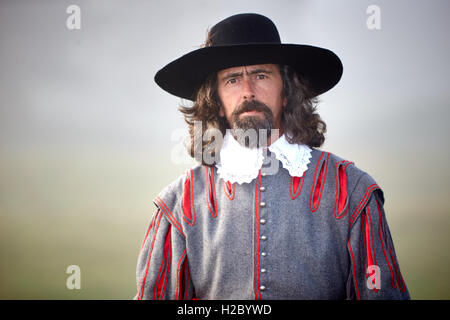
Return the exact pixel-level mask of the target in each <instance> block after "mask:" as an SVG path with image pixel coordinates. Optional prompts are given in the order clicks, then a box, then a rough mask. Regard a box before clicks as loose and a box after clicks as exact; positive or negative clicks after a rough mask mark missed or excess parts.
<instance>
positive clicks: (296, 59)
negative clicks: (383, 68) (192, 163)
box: [155, 13, 343, 100]
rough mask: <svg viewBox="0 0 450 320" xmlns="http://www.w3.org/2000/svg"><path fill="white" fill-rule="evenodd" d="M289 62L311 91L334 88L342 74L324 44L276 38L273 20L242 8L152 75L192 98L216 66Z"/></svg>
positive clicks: (166, 87) (164, 86)
mask: <svg viewBox="0 0 450 320" xmlns="http://www.w3.org/2000/svg"><path fill="white" fill-rule="evenodd" d="M266 63H274V64H281V65H289V66H291V67H292V68H293V69H294V70H295V71H296V72H297V74H298V75H300V76H302V77H304V78H305V79H307V81H308V83H309V86H310V88H311V90H312V91H313V93H314V95H315V96H317V95H320V94H322V93H324V92H326V91H328V90H330V89H331V88H332V87H334V86H335V85H336V84H337V83H338V82H339V80H340V78H341V76H342V69H343V68H342V63H341V60H340V59H339V58H338V56H337V55H336V54H334V53H333V52H332V51H330V50H328V49H324V48H319V47H314V46H310V45H302V44H284V43H281V40H280V35H279V34H278V30H277V28H276V26H275V24H274V23H273V22H272V21H271V20H270V19H269V18H267V17H265V16H262V15H259V14H254V13H245V14H237V15H234V16H231V17H229V18H227V19H225V20H222V21H220V22H219V23H217V24H216V25H215V26H213V27H212V28H211V30H210V32H209V41H208V43H207V46H206V47H203V48H200V49H197V50H194V51H192V52H190V53H188V54H186V55H184V56H182V57H181V58H178V59H177V60H175V61H172V62H171V63H169V64H168V65H166V66H165V67H164V68H162V69H161V70H159V71H158V72H157V73H156V75H155V81H156V83H157V84H158V85H159V86H160V87H161V88H162V89H164V90H166V91H167V92H169V93H171V94H173V95H175V96H178V97H181V98H184V99H188V100H195V96H196V93H197V90H198V89H199V88H200V86H201V85H202V84H203V82H204V81H205V80H206V78H207V77H208V76H209V75H210V74H212V73H215V72H217V71H220V70H223V69H226V68H231V67H238V66H245V65H255V64H266Z"/></svg>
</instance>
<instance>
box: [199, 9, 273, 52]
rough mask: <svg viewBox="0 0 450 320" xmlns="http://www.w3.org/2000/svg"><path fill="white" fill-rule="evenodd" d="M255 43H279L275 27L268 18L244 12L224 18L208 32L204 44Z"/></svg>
mask: <svg viewBox="0 0 450 320" xmlns="http://www.w3.org/2000/svg"><path fill="white" fill-rule="evenodd" d="M256 43H281V40H280V35H279V33H278V30H277V27H276V26H275V24H274V23H273V22H272V20H270V19H269V18H267V17H265V16H263V15H259V14H255V13H244V14H237V15H234V16H231V17H229V18H226V19H224V20H222V21H220V22H219V23H217V24H216V25H214V26H213V27H212V28H211V30H210V32H209V33H208V39H207V40H206V44H205V46H208V47H209V46H213V47H215V46H229V45H242V44H256Z"/></svg>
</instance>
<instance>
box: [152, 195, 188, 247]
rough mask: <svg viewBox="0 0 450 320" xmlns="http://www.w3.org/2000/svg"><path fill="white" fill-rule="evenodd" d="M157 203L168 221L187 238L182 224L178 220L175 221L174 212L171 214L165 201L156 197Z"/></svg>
mask: <svg viewBox="0 0 450 320" xmlns="http://www.w3.org/2000/svg"><path fill="white" fill-rule="evenodd" d="M155 202H156V204H157V205H158V207H159V208H160V209H161V210H162V211H163V212H164V214H165V215H166V217H167V219H169V221H170V222H171V223H172V224H173V226H174V227H175V228H176V229H177V230H178V231H179V232H180V233H181V235H182V236H183V237H185V238H186V235H185V234H184V232H183V228H182V226H181V224H180V223H179V222H178V221H177V219H175V216H174V215H173V214H172V212H170V210H169V208H168V207H167V205H166V204H165V203H164V201H163V200H162V199H161V198H160V197H156V198H155Z"/></svg>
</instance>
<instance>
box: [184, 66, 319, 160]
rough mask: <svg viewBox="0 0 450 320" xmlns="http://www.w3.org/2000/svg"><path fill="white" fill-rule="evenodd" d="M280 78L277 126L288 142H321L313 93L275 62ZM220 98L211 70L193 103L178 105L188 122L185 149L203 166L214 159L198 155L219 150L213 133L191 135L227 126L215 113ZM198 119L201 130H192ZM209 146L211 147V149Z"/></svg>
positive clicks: (218, 107)
mask: <svg viewBox="0 0 450 320" xmlns="http://www.w3.org/2000/svg"><path fill="white" fill-rule="evenodd" d="M279 68H280V73H281V78H282V80H283V93H282V94H283V96H284V97H285V98H286V99H287V103H286V106H285V107H284V108H283V111H282V115H281V126H282V128H283V130H284V132H285V136H286V139H287V140H288V142H290V143H299V144H305V145H308V146H309V147H312V148H315V147H320V146H321V145H322V144H323V143H324V142H325V136H324V134H325V132H326V124H325V122H324V121H323V120H322V119H321V118H320V115H319V114H318V113H317V112H316V109H317V108H316V106H317V103H318V99H317V97H315V96H314V93H313V92H312V90H311V89H310V88H309V86H308V83H307V81H306V80H305V79H302V78H300V77H298V75H297V74H296V73H295V72H294V71H293V69H292V68H291V67H289V66H286V65H284V66H279ZM220 105H221V102H220V99H219V95H218V92H217V75H216V74H215V73H214V74H211V75H210V76H209V77H208V78H207V79H206V81H205V82H204V83H203V85H202V86H201V87H200V88H199V90H198V91H197V96H196V100H195V102H194V104H193V106H191V107H189V106H180V108H179V110H180V111H181V112H182V113H183V115H184V119H185V121H186V123H187V124H188V126H189V135H190V138H191V139H190V145H189V146H188V151H189V153H190V155H191V157H193V158H195V159H196V160H197V161H199V162H201V163H202V164H203V165H206V166H214V165H215V162H212V163H211V162H210V161H208V162H205V161H204V158H203V157H202V155H203V154H204V152H211V153H212V156H213V157H214V155H215V153H217V152H219V150H220V147H221V146H220V145H218V144H217V142H216V144H215V145H213V144H214V141H215V139H214V137H211V138H209V139H206V141H203V139H202V138H201V139H195V138H194V137H195V136H197V137H198V136H200V137H204V135H205V132H206V131H207V130H208V129H217V130H219V131H220V132H221V133H222V136H224V135H225V133H226V130H227V129H229V128H230V126H229V124H228V121H227V120H226V118H225V117H221V116H219V110H220ZM196 121H198V122H199V123H201V130H202V131H201V132H195V130H194V129H195V125H194V124H195V122H196ZM211 146H213V148H212V149H213V150H211Z"/></svg>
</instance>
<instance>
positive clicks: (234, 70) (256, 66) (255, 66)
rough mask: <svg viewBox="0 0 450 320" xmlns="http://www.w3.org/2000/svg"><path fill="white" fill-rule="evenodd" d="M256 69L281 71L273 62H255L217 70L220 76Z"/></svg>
mask: <svg viewBox="0 0 450 320" xmlns="http://www.w3.org/2000/svg"><path fill="white" fill-rule="evenodd" d="M254 70H264V71H267V72H279V69H278V65H276V64H273V63H268V64H253V65H248V66H239V67H231V68H227V69H223V70H220V71H219V72H217V75H218V76H221V75H225V74H229V73H250V72H252V71H254Z"/></svg>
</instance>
